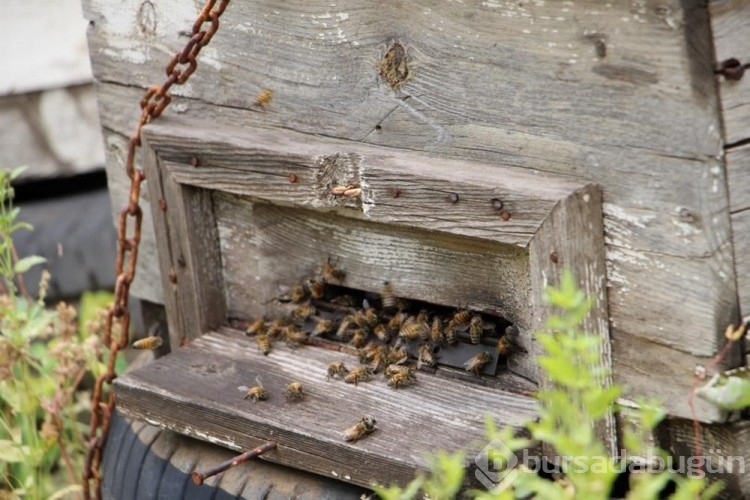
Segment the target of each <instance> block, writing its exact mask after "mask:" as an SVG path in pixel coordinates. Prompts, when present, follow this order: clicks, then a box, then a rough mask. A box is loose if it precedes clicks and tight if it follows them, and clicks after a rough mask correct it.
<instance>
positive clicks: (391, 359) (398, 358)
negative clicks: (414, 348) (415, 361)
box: [388, 347, 409, 365]
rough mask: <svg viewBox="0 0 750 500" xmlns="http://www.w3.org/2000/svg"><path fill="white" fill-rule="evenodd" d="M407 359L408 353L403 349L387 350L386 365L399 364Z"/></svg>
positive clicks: (392, 348)
mask: <svg viewBox="0 0 750 500" xmlns="http://www.w3.org/2000/svg"><path fill="white" fill-rule="evenodd" d="M407 359H409V353H408V352H407V351H406V349H404V348H397V347H391V348H389V349H388V364H389V365H394V364H401V363H404V362H405V361H406V360H407Z"/></svg>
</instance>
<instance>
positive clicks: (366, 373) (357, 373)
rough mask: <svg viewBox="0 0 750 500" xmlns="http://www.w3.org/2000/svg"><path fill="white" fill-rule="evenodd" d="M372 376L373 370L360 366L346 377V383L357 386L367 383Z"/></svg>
mask: <svg viewBox="0 0 750 500" xmlns="http://www.w3.org/2000/svg"><path fill="white" fill-rule="evenodd" d="M371 376H372V369H370V368H369V367H367V366H358V367H356V368H354V369H353V370H351V371H350V372H349V373H347V374H346V375H345V376H344V382H346V383H347V384H354V385H357V384H358V383H360V382H367V381H368V380H370V377H371Z"/></svg>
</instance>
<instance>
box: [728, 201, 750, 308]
mask: <svg viewBox="0 0 750 500" xmlns="http://www.w3.org/2000/svg"><path fill="white" fill-rule="evenodd" d="M732 230H733V232H734V249H735V252H736V254H737V287H738V292H739V296H740V304H741V306H742V314H743V315H745V316H747V314H748V313H750V257H749V256H750V210H743V211H742V212H737V213H736V214H732Z"/></svg>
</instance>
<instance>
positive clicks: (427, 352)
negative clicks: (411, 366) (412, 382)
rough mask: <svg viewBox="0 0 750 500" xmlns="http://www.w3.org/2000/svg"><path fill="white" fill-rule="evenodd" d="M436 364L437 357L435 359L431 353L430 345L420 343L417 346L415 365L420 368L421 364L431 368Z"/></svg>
mask: <svg viewBox="0 0 750 500" xmlns="http://www.w3.org/2000/svg"><path fill="white" fill-rule="evenodd" d="M436 364H437V359H435V355H434V354H433V351H432V346H431V345H429V344H422V345H421V346H419V359H418V360H417V366H418V367H419V368H421V367H422V365H425V366H429V367H430V368H432V367H433V366H435V365H436Z"/></svg>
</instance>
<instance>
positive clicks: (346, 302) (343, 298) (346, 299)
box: [331, 294, 354, 307]
mask: <svg viewBox="0 0 750 500" xmlns="http://www.w3.org/2000/svg"><path fill="white" fill-rule="evenodd" d="M331 304H334V305H337V306H346V307H352V306H353V305H354V297H352V296H351V295H348V294H344V295H339V296H337V297H334V298H332V299H331Z"/></svg>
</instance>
